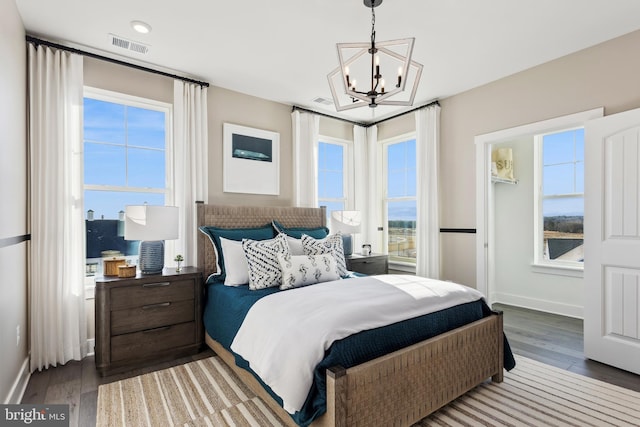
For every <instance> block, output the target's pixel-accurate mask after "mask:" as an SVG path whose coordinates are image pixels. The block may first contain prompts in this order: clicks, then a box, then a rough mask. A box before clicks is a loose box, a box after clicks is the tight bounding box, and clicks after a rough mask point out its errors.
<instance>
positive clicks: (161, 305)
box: [142, 302, 171, 310]
mask: <svg viewBox="0 0 640 427" xmlns="http://www.w3.org/2000/svg"><path fill="white" fill-rule="evenodd" d="M170 305H171V303H170V302H161V303H159V304H149V305H143V306H142V309H143V310H150V309H152V308H160V307H169V306H170Z"/></svg>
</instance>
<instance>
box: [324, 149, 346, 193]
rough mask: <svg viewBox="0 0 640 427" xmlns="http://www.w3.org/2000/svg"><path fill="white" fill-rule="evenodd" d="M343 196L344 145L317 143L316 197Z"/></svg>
mask: <svg viewBox="0 0 640 427" xmlns="http://www.w3.org/2000/svg"><path fill="white" fill-rule="evenodd" d="M343 197H344V147H343V146H342V145H340V144H331V143H327V142H320V143H319V144H318V198H321V199H322V198H326V199H341V198H343Z"/></svg>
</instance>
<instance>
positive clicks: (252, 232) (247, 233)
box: [199, 224, 276, 284]
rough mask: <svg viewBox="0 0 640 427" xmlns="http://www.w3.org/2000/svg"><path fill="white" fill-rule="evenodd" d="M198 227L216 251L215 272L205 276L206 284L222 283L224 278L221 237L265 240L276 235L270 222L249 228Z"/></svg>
mask: <svg viewBox="0 0 640 427" xmlns="http://www.w3.org/2000/svg"><path fill="white" fill-rule="evenodd" d="M199 229H200V231H201V232H202V233H204V234H206V235H207V236H209V240H211V243H212V244H213V249H214V250H215V253H216V261H217V266H216V267H217V268H216V272H215V273H214V274H212V275H211V276H209V277H208V278H207V284H210V283H224V279H225V278H226V270H225V267H224V253H222V245H221V243H220V238H221V237H223V238H225V239H228V240H235V241H237V242H242V239H251V240H267V239H273V238H274V237H275V236H276V233H275V231H274V230H273V227H272V225H271V224H265V225H263V226H260V227H251V228H220V227H209V226H202V227H200V228H199Z"/></svg>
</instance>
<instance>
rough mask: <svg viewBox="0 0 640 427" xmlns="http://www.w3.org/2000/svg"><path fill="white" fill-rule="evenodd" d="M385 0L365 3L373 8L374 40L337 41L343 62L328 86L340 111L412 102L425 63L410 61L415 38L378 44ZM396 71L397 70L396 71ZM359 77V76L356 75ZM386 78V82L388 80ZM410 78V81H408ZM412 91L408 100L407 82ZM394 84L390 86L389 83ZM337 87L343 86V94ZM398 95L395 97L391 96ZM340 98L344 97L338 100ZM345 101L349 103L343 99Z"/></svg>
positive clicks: (369, 0) (372, 35) (410, 103)
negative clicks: (378, 22) (378, 14)
mask: <svg viewBox="0 0 640 427" xmlns="http://www.w3.org/2000/svg"><path fill="white" fill-rule="evenodd" d="M381 3H382V0H364V5H365V6H366V7H368V8H371V41H370V42H364V43H338V44H337V45H336V47H337V50H338V60H339V62H340V65H339V66H338V68H336V69H335V70H333V71H332V72H331V73H329V75H328V76H327V79H328V80H329V87H330V88H331V94H332V96H333V101H334V103H335V106H336V110H337V111H343V110H349V109H351V108H357V107H361V106H364V105H368V106H369V107H371V108H375V107H377V106H378V105H400V106H407V105H413V99H414V98H415V95H416V90H417V89H418V83H419V81H420V76H421V74H422V65H421V64H419V63H417V62H415V61H412V60H411V54H412V53H413V43H414V41H415V39H414V38H407V39H399V40H390V41H385V42H379V43H376V29H375V26H376V13H375V8H376V7H377V6H379V5H380V4H381ZM389 70H393V71H390V72H391V73H392V74H391V76H392V77H391V81H389V80H388V76H389V74H385V75H383V74H382V72H383V71H384V72H385V73H388V72H389ZM396 70H397V73H395V74H393V73H394V72H395V71H396ZM367 75H370V81H369V82H368V83H366V84H364V85H362V86H360V84H359V83H358V81H359V80H358V79H359V78H361V76H363V77H364V78H366V77H367ZM356 77H357V78H356ZM385 77H387V81H385ZM409 81H410V82H409ZM408 82H409V87H410V88H411V92H410V93H409V95H408V98H407V97H406V93H405V94H404V96H405V99H400V96H398V95H400V94H402V92H404V91H405V88H406V86H407V83H408ZM389 83H391V86H389ZM337 87H342V88H343V89H344V93H345V94H346V95H347V96H346V97H345V96H342V95H341V94H339V91H338V90H336V88H337ZM392 97H395V98H394V99H389V98H392ZM339 98H342V100H341V99H339ZM344 101H346V102H344Z"/></svg>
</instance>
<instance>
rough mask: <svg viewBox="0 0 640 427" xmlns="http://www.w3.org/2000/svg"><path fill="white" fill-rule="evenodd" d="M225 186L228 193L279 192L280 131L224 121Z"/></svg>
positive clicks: (223, 186)
mask: <svg viewBox="0 0 640 427" xmlns="http://www.w3.org/2000/svg"><path fill="white" fill-rule="evenodd" d="M222 154H223V165H222V168H223V179H222V188H223V191H224V192H227V193H250V194H272V195H278V194H280V157H279V156H280V134H279V133H278V132H271V131H267V130H262V129H254V128H250V127H246V126H240V125H234V124H231V123H225V124H224V135H223V153H222Z"/></svg>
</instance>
